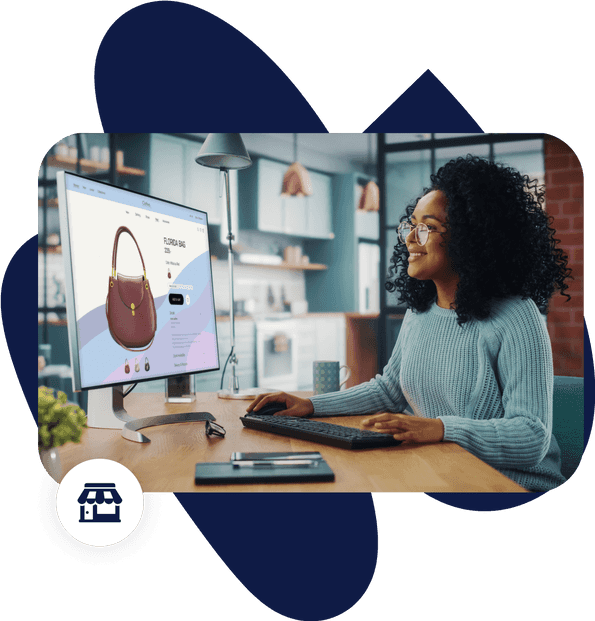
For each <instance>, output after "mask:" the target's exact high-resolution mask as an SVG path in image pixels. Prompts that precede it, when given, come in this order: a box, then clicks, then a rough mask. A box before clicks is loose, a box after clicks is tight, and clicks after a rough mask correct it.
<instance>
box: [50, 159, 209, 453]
mask: <svg viewBox="0 0 595 621" xmlns="http://www.w3.org/2000/svg"><path fill="white" fill-rule="evenodd" d="M57 187H58V204H59V212H60V232H61V236H62V249H63V256H64V263H65V284H66V309H67V316H68V338H69V345H70V356H71V362H72V368H73V387H74V390H75V391H80V390H88V391H89V400H88V413H87V414H88V424H89V426H95V427H111V428H124V429H125V431H126V428H128V431H129V430H130V427H131V425H132V424H133V423H134V422H135V421H136V419H133V418H132V417H130V416H129V415H128V414H127V413H126V411H125V409H124V407H123V389H122V386H123V385H125V384H133V383H136V382H145V381H150V380H155V379H159V378H171V377H174V376H180V375H186V374H195V373H202V372H206V371H213V370H218V369H219V368H220V366H219V352H218V345H217V324H216V320H215V304H214V296H213V277H212V268H211V256H210V249H209V235H208V219H207V214H206V213H205V212H203V211H199V210H196V209H191V208H189V207H185V206H183V205H179V204H176V203H173V202H170V201H166V200H163V199H158V198H155V197H151V196H147V195H145V194H141V193H138V192H134V191H131V190H127V189H123V188H119V187H115V186H113V185H110V184H107V183H103V182H101V181H96V180H94V179H88V178H86V177H83V176H80V175H78V174H74V173H71V172H66V171H60V172H58V174H57ZM159 418H160V419H163V420H162V421H161V422H158V421H154V424H163V423H165V422H176V421H175V417H174V418H171V417H159ZM165 419H167V420H165ZM184 420H188V419H187V418H185V419H184ZM200 420H204V419H200ZM137 422H138V421H137ZM145 426H148V425H145ZM137 427H138V425H137ZM138 428H142V427H138ZM123 435H124V437H128V439H136V440H137V441H148V439H146V438H145V439H144V440H142V439H141V437H143V438H144V436H142V434H132V436H134V437H129V436H127V435H126V433H124V432H123Z"/></svg>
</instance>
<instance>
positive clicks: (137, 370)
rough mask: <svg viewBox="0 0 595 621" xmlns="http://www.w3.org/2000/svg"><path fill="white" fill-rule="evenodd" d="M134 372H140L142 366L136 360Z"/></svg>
mask: <svg viewBox="0 0 595 621" xmlns="http://www.w3.org/2000/svg"><path fill="white" fill-rule="evenodd" d="M134 371H135V372H136V373H138V372H139V371H140V364H139V363H138V360H137V359H136V358H135V359H134Z"/></svg>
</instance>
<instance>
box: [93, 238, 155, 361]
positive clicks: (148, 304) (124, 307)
mask: <svg viewBox="0 0 595 621" xmlns="http://www.w3.org/2000/svg"><path fill="white" fill-rule="evenodd" d="M122 233H128V235H130V237H132V239H133V240H134V243H135V244H136V247H137V249H138V254H139V256H140V260H141V262H142V264H143V276H138V277H134V276H123V275H122V274H118V273H117V272H116V255H117V253H118V239H119V238H120V235H121V234H122ZM105 314H106V315H107V323H108V326H109V330H110V334H111V335H112V338H113V339H114V341H116V343H118V345H120V346H121V347H124V349H128V350H129V351H144V350H145V349H149V347H150V346H151V344H152V343H153V339H154V338H155V332H156V330H157V314H156V312H155V301H154V300H153V294H152V293H151V287H150V286H149V281H148V280H147V271H146V269H145V262H144V261H143V255H142V253H141V251H140V248H139V245H138V242H137V241H136V239H135V238H134V235H133V234H132V233H131V232H130V230H129V229H128V228H127V227H125V226H121V227H120V228H119V229H118V230H117V231H116V238H115V239H114V251H113V254H112V273H111V275H110V278H109V288H108V291H107V299H106V301H105Z"/></svg>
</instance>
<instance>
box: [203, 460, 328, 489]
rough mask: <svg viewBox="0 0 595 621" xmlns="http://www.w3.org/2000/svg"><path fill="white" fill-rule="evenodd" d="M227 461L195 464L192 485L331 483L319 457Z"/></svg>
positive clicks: (323, 463)
mask: <svg viewBox="0 0 595 621" xmlns="http://www.w3.org/2000/svg"><path fill="white" fill-rule="evenodd" d="M231 457H232V458H231V460H230V461H227V462H217V463H200V464H196V468H195V473H194V483H195V484H196V485H208V484H226V483H246V484H248V483H308V482H327V481H334V480H335V473H334V472H333V471H332V470H331V468H330V466H329V465H328V464H327V463H326V461H325V460H324V459H323V458H322V456H321V455H320V453H315V452H306V453H232V456H231Z"/></svg>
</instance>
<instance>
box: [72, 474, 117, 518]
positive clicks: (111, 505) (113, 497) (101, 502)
mask: <svg viewBox="0 0 595 621" xmlns="http://www.w3.org/2000/svg"><path fill="white" fill-rule="evenodd" d="M78 502H79V504H80V505H81V517H80V519H79V522H120V504H121V503H122V497H121V496H120V494H118V492H117V491H116V484H115V483H85V489H84V490H83V493H82V494H81V495H80V496H79V498H78Z"/></svg>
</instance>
